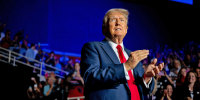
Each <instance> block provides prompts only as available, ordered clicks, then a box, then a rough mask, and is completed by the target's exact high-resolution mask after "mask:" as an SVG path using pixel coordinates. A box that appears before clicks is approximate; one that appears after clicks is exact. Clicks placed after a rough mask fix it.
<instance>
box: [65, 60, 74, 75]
mask: <svg viewBox="0 0 200 100" xmlns="http://www.w3.org/2000/svg"><path fill="white" fill-rule="evenodd" d="M64 70H65V71H67V72H68V73H69V74H73V72H74V67H73V60H72V59H69V61H68V62H67V64H66V65H65V67H64Z"/></svg>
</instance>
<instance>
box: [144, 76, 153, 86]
mask: <svg viewBox="0 0 200 100" xmlns="http://www.w3.org/2000/svg"><path fill="white" fill-rule="evenodd" d="M151 81H152V78H151V79H150V80H149V82H148V83H146V82H145V80H144V78H143V83H144V85H145V86H146V88H149V84H150V83H151Z"/></svg>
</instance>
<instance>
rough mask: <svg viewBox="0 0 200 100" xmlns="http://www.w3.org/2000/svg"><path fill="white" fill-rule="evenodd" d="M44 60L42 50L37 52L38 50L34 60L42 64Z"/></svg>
mask: <svg viewBox="0 0 200 100" xmlns="http://www.w3.org/2000/svg"><path fill="white" fill-rule="evenodd" d="M44 59H45V57H44V53H43V50H42V49H39V50H38V53H37V54H36V57H35V60H38V61H41V62H43V61H44Z"/></svg>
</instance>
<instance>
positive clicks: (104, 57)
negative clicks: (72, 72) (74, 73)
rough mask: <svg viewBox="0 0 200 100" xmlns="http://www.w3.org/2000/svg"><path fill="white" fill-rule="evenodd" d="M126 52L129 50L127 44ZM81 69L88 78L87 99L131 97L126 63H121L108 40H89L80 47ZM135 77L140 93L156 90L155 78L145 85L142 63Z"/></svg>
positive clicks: (142, 97)
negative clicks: (125, 68)
mask: <svg viewBox="0 0 200 100" xmlns="http://www.w3.org/2000/svg"><path fill="white" fill-rule="evenodd" d="M125 51H126V52H127V54H128V55H129V54H130V52H131V51H130V50H128V49H126V48H125ZM81 73H82V76H83V79H84V82H85V87H84V94H85V99H86V100H130V99H131V93H130V90H129V87H128V84H127V80H126V78H125V73H124V67H123V64H121V63H120V61H119V59H118V58H117V55H116V54H115V52H114V50H113V49H112V47H111V46H110V45H109V43H108V41H106V40H103V41H101V42H89V43H86V44H85V45H84V46H83V48H82V51H81ZM133 73H134V78H135V80H136V85H137V87H138V91H139V93H140V98H141V100H144V95H146V94H149V93H151V92H152V91H153V88H154V80H152V81H151V83H150V85H149V86H150V87H149V88H146V87H145V85H144V83H143V79H142V76H143V74H144V69H143V67H142V63H139V64H138V65H137V66H136V67H135V68H134V69H133Z"/></svg>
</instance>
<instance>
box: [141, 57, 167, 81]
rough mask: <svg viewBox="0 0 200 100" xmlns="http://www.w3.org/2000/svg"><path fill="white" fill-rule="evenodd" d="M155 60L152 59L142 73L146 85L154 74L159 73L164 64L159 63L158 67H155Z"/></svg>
mask: <svg viewBox="0 0 200 100" xmlns="http://www.w3.org/2000/svg"><path fill="white" fill-rule="evenodd" d="M156 63H157V59H153V61H152V62H151V64H149V65H148V66H147V68H146V70H145V72H144V80H145V82H146V83H148V82H149V80H150V79H151V77H153V76H155V75H156V74H158V73H160V71H161V70H162V69H163V67H164V63H160V64H159V65H158V66H156Z"/></svg>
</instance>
